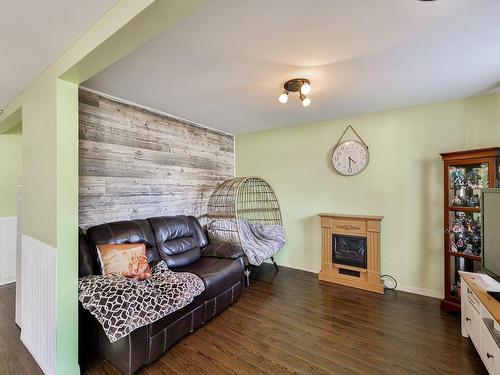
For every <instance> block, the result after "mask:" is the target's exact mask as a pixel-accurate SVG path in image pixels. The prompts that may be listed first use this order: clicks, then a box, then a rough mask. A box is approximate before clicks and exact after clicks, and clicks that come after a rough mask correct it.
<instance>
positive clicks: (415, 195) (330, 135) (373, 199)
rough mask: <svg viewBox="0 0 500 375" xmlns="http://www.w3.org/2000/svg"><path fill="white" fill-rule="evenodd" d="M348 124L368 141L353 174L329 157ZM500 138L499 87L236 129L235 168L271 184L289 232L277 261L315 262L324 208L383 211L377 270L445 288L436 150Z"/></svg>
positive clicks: (309, 265)
mask: <svg viewBox="0 0 500 375" xmlns="http://www.w3.org/2000/svg"><path fill="white" fill-rule="evenodd" d="M307 110H314V109H313V107H312V106H311V107H310V109H307ZM348 124H352V125H353V126H354V128H355V129H356V130H357V131H358V133H359V134H360V135H361V136H362V137H363V138H364V140H365V141H366V142H367V143H368V145H369V146H370V164H369V166H368V168H367V169H366V170H365V171H364V172H363V173H361V174H359V175H357V176H353V177H343V176H340V175H339V174H337V173H336V172H335V171H334V170H333V169H332V167H331V166H330V153H331V150H332V147H333V146H334V145H335V143H336V142H337V140H338V138H339V137H340V135H341V133H342V132H343V130H344V129H345V127H346V126H347V125H348ZM499 145H500V95H489V96H482V97H474V98H468V99H463V100H455V101H449V102H442V103H436V104H431V105H424V106H418V107H412V108H404V109H397V110H390V111H386V112H380V113H373V114H368V115H363V116H357V117H353V118H349V119H339V120H332V121H327V122H322V123H317V124H307V125H300V126H295V127H291V128H282V129H276V130H270V131H263V132H257V133H250V134H244V135H239V136H237V137H236V173H237V175H238V176H245V175H257V176H262V177H264V178H265V179H266V180H268V182H269V183H270V184H271V186H272V187H273V188H274V189H275V191H276V193H277V196H278V199H279V202H280V204H281V207H282V211H283V218H284V225H285V230H286V235H287V239H288V244H287V245H286V247H285V248H284V249H283V251H281V252H280V253H279V255H278V261H279V262H280V263H281V264H283V265H285V266H290V267H295V268H299V269H304V270H310V271H314V272H318V271H319V269H320V244H321V238H320V222H319V218H318V216H317V214H318V213H320V212H335V213H346V214H349V213H350V214H374V215H383V216H385V219H384V220H383V223H382V272H383V273H389V274H391V275H394V276H395V277H396V279H397V280H398V282H400V283H401V284H405V285H409V286H413V287H419V288H424V289H430V290H438V291H442V290H443V284H444V282H443V255H442V249H443V213H442V207H443V176H442V163H441V159H440V156H439V153H441V152H447V151H455V150H462V149H468V148H477V147H487V146H499Z"/></svg>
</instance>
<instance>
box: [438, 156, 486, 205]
mask: <svg viewBox="0 0 500 375" xmlns="http://www.w3.org/2000/svg"><path fill="white" fill-rule="evenodd" d="M448 171H449V173H448V175H449V182H448V186H449V187H450V194H449V202H448V204H449V205H450V207H467V208H477V209H479V198H480V195H481V189H484V188H488V187H489V186H488V177H489V166H488V163H481V164H468V165H459V166H450V167H449V168H448Z"/></svg>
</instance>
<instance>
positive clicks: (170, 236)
mask: <svg viewBox="0 0 500 375" xmlns="http://www.w3.org/2000/svg"><path fill="white" fill-rule="evenodd" d="M148 220H149V223H150V224H151V228H152V229H153V232H154V236H155V239H156V244H157V246H158V251H159V253H160V256H161V258H162V259H163V260H164V261H165V262H166V263H167V265H168V267H169V268H177V267H183V266H185V265H188V264H190V263H193V262H196V261H197V260H198V259H199V258H200V256H201V249H200V240H199V238H198V235H197V233H196V230H195V228H194V226H193V223H192V221H191V219H189V218H188V217H187V216H184V215H178V216H162V217H153V218H150V219H148Z"/></svg>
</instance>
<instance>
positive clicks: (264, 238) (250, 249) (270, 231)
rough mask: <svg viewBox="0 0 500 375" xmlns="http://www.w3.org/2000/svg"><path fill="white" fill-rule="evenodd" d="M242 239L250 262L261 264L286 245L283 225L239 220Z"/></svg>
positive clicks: (242, 244)
mask: <svg viewBox="0 0 500 375" xmlns="http://www.w3.org/2000/svg"><path fill="white" fill-rule="evenodd" d="M239 230H240V241H241V246H242V248H243V252H244V253H245V255H246V256H247V258H248V262H249V263H250V264H252V265H254V266H259V265H260V264H261V263H262V262H263V261H265V260H266V259H269V258H271V257H272V256H274V255H275V254H276V253H277V252H278V251H279V250H281V248H282V247H283V246H284V245H285V233H284V231H283V227H282V226H281V225H265V224H259V223H251V222H249V221H246V220H240V221H239Z"/></svg>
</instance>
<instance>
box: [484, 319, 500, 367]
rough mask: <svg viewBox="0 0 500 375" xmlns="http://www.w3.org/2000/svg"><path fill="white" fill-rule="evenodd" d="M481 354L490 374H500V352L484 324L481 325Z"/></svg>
mask: <svg viewBox="0 0 500 375" xmlns="http://www.w3.org/2000/svg"><path fill="white" fill-rule="evenodd" d="M479 352H480V354H481V357H482V358H483V362H484V364H485V366H486V368H487V369H488V371H489V373H490V374H498V371H499V369H500V350H499V349H498V345H497V343H496V342H495V340H494V339H493V337H491V333H490V331H489V330H488V328H486V325H484V324H481V347H480V350H479Z"/></svg>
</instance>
